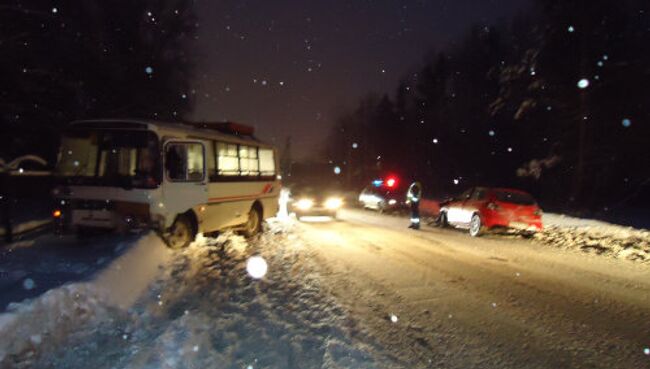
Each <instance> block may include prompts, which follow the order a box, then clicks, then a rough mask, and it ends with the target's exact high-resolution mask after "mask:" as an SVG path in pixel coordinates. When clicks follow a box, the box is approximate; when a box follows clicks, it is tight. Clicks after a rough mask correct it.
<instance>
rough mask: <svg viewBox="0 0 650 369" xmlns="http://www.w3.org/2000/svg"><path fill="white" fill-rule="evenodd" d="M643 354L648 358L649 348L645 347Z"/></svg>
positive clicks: (649, 354)
mask: <svg viewBox="0 0 650 369" xmlns="http://www.w3.org/2000/svg"><path fill="white" fill-rule="evenodd" d="M643 353H644V354H645V355H648V356H650V347H646V348H644V349H643Z"/></svg>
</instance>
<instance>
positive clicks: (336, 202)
mask: <svg viewBox="0 0 650 369" xmlns="http://www.w3.org/2000/svg"><path fill="white" fill-rule="evenodd" d="M341 206H343V200H341V199H339V198H336V197H330V198H329V199H327V201H325V207H326V208H328V209H338V208H340V207H341Z"/></svg>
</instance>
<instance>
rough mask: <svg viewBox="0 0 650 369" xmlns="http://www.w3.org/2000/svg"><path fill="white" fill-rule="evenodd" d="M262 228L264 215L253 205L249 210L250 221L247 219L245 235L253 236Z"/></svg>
mask: <svg viewBox="0 0 650 369" xmlns="http://www.w3.org/2000/svg"><path fill="white" fill-rule="evenodd" d="M298 219H300V218H298ZM261 228H262V216H261V215H260V211H259V210H258V209H257V208H255V207H253V208H252V209H251V210H250V211H249V212H248V221H246V225H245V226H244V232H243V233H244V236H246V237H253V236H255V235H256V234H258V233H259V231H260V229H261Z"/></svg>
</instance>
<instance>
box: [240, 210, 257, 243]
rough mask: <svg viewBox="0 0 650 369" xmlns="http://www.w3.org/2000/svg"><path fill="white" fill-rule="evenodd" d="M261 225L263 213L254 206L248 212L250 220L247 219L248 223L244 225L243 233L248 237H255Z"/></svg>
mask: <svg viewBox="0 0 650 369" xmlns="http://www.w3.org/2000/svg"><path fill="white" fill-rule="evenodd" d="M261 227H262V215H261V214H260V210H259V209H258V208H257V207H255V206H254V207H252V208H251V210H250V211H249V212H248V221H246V225H245V226H244V231H243V232H242V233H243V234H244V236H246V237H253V236H255V235H256V234H257V233H258V232H259V231H260V228H261Z"/></svg>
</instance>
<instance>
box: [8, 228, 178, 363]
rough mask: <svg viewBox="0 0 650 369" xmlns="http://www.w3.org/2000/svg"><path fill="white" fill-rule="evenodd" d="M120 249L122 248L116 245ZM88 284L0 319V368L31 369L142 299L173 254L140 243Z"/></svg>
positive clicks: (154, 243)
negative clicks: (89, 327) (70, 340)
mask: <svg viewBox="0 0 650 369" xmlns="http://www.w3.org/2000/svg"><path fill="white" fill-rule="evenodd" d="M118 247H119V245H118ZM123 247H127V248H128V249H127V250H126V251H125V252H124V253H123V254H122V255H120V256H119V257H118V258H116V259H115V260H114V261H113V262H112V263H110V264H109V265H107V266H106V267H105V268H104V269H103V270H101V271H100V272H99V273H97V275H95V276H94V278H92V279H91V280H89V281H86V282H81V283H71V284H67V285H63V286H61V287H59V288H54V289H52V290H49V291H47V292H46V293H44V294H43V295H41V296H39V297H37V298H35V299H33V300H25V301H23V302H21V303H12V304H10V305H9V306H8V309H7V312H6V313H4V314H0V336H1V337H2V340H0V368H4V367H18V366H19V365H18V364H17V363H22V364H23V366H24V367H30V365H31V358H32V357H34V356H37V354H38V355H42V354H44V353H46V352H49V351H52V350H54V349H56V348H57V347H59V346H61V345H62V344H64V342H66V339H67V337H68V336H69V335H70V334H72V333H73V332H76V331H77V330H79V329H80V328H81V327H84V326H86V325H94V324H97V322H101V321H103V320H106V319H109V317H111V316H114V315H115V314H118V311H119V310H123V309H127V308H129V307H130V306H132V305H133V303H135V301H136V300H137V299H138V298H139V297H141V296H142V294H143V292H144V291H145V289H146V288H147V287H148V286H149V285H150V284H151V283H152V282H153V281H154V280H155V277H156V276H157V275H158V274H159V267H160V266H161V265H163V264H164V263H165V262H167V261H168V260H169V257H170V255H171V252H170V251H169V250H168V249H167V248H166V247H165V246H164V244H163V243H162V242H161V241H160V240H159V239H158V237H157V236H155V235H154V234H149V235H146V236H144V237H142V238H140V239H139V240H138V241H137V242H135V243H134V244H132V245H125V246H123Z"/></svg>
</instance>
